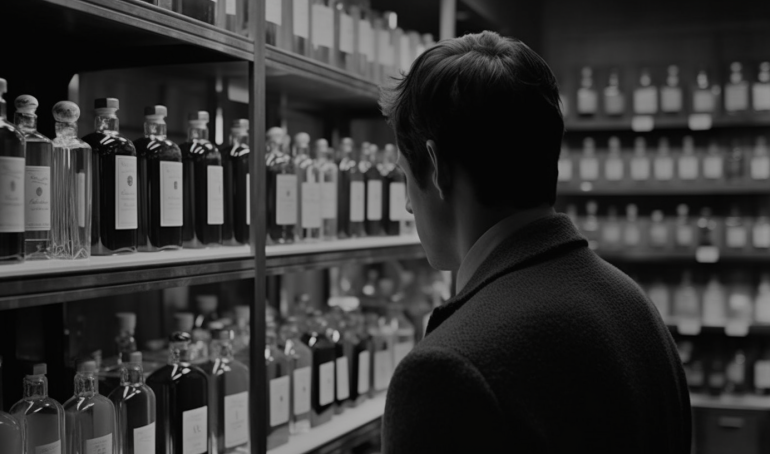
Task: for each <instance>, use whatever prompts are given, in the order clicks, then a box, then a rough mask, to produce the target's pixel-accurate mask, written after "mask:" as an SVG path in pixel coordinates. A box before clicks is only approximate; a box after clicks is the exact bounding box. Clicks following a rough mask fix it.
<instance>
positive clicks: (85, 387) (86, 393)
mask: <svg viewBox="0 0 770 454" xmlns="http://www.w3.org/2000/svg"><path fill="white" fill-rule="evenodd" d="M96 394H99V381H98V380H97V379H96V376H95V375H94V374H93V373H90V372H89V373H85V374H81V373H78V374H77V375H75V395H76V396H78V397H93V396H94V395H96Z"/></svg>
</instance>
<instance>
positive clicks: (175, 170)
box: [134, 106, 184, 252]
mask: <svg viewBox="0 0 770 454" xmlns="http://www.w3.org/2000/svg"><path fill="white" fill-rule="evenodd" d="M167 115H168V110H167V109H166V106H148V107H145V108H144V137H142V138H141V139H138V140H135V141H134V146H135V147H136V155H137V159H138V166H139V232H138V244H139V250H140V251H142V252H150V251H160V250H173V249H180V248H181V247H182V225H183V223H184V219H183V218H184V216H183V210H184V202H183V191H184V181H183V173H184V170H183V165H182V152H181V150H180V149H179V147H178V146H177V144H175V143H174V142H172V141H171V140H169V139H168V137H167V135H166V116H167Z"/></svg>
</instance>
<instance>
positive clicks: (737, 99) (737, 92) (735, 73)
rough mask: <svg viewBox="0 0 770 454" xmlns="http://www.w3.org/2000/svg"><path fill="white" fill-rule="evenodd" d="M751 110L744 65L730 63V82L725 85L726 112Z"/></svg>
mask: <svg viewBox="0 0 770 454" xmlns="http://www.w3.org/2000/svg"><path fill="white" fill-rule="evenodd" d="M748 109H749V83H748V82H746V80H744V78H743V65H742V64H741V63H740V62H737V61H735V62H732V63H730V81H729V82H728V83H727V84H725V111H726V112H727V113H737V112H744V111H746V110H748Z"/></svg>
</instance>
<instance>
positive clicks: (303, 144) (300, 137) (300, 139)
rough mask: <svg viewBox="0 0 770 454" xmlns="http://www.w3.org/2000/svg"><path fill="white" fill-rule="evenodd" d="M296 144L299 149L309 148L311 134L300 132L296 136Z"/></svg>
mask: <svg viewBox="0 0 770 454" xmlns="http://www.w3.org/2000/svg"><path fill="white" fill-rule="evenodd" d="M294 144H295V145H296V146H297V147H299V148H307V147H309V146H310V134H308V133H306V132H300V133H298V134H297V135H295V136H294Z"/></svg>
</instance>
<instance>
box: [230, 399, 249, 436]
mask: <svg viewBox="0 0 770 454" xmlns="http://www.w3.org/2000/svg"><path fill="white" fill-rule="evenodd" d="M248 442H249V392H248V391H244V392H242V393H237V394H230V395H229V396H225V448H228V449H229V448H233V447H235V446H240V445H242V444H245V443H248Z"/></svg>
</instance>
